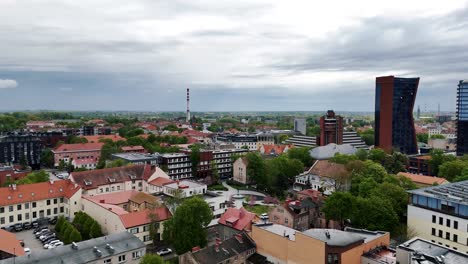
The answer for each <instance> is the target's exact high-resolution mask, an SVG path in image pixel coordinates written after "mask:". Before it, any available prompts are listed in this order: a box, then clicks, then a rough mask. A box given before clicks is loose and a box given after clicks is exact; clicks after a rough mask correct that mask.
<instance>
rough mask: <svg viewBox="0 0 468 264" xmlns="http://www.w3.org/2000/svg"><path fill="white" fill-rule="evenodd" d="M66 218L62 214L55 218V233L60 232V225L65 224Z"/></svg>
mask: <svg viewBox="0 0 468 264" xmlns="http://www.w3.org/2000/svg"><path fill="white" fill-rule="evenodd" d="M66 221H67V220H66V219H65V217H64V216H63V215H61V216H59V217H58V219H57V223H56V224H55V227H54V228H55V231H56V232H57V233H60V231H61V229H62V227H63V226H64V225H65V222H66Z"/></svg>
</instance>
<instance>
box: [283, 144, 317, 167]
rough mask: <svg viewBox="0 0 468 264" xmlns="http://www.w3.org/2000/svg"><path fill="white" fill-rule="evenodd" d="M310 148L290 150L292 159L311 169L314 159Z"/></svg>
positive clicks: (289, 155)
mask: <svg viewBox="0 0 468 264" xmlns="http://www.w3.org/2000/svg"><path fill="white" fill-rule="evenodd" d="M309 151H310V148H291V149H289V150H288V157H289V158H290V159H297V160H300V161H301V162H302V163H303V164H304V166H307V167H310V166H312V164H313V159H312V157H311V156H310V153H309Z"/></svg>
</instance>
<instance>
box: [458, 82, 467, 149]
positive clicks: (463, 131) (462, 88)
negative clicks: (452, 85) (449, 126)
mask: <svg viewBox="0 0 468 264" xmlns="http://www.w3.org/2000/svg"><path fill="white" fill-rule="evenodd" d="M464 154H468V80H462V81H460V82H459V83H458V89H457V156H463V155H464Z"/></svg>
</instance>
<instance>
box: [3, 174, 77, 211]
mask: <svg viewBox="0 0 468 264" xmlns="http://www.w3.org/2000/svg"><path fill="white" fill-rule="evenodd" d="M79 189H80V187H79V186H78V185H76V186H75V184H74V183H72V182H71V181H70V180H58V181H54V182H52V183H51V182H41V183H33V184H24V185H17V186H16V189H13V188H10V187H3V188H0V206H4V205H13V204H18V203H26V202H33V201H40V200H45V199H53V198H61V197H66V198H71V197H72V196H73V195H74V194H75V193H76V192H77V191H78V190H79Z"/></svg>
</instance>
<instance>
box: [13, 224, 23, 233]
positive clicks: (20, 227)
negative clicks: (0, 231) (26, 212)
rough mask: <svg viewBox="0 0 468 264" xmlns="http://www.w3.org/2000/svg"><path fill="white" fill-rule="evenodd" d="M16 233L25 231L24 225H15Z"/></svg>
mask: <svg viewBox="0 0 468 264" xmlns="http://www.w3.org/2000/svg"><path fill="white" fill-rule="evenodd" d="M15 231H16V232H19V231H23V224H16V225H15Z"/></svg>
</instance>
